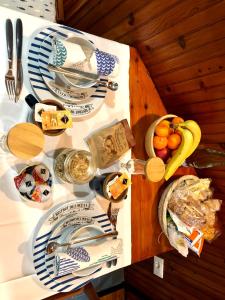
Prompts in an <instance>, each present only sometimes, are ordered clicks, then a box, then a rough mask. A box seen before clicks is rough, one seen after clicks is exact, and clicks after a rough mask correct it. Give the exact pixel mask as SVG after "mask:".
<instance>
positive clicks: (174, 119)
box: [172, 117, 184, 124]
mask: <svg viewBox="0 0 225 300" xmlns="http://www.w3.org/2000/svg"><path fill="white" fill-rule="evenodd" d="M183 122H184V119H182V118H180V117H175V118H173V120H172V123H173V124H179V123H183Z"/></svg>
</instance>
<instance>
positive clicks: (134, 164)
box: [120, 159, 146, 175]
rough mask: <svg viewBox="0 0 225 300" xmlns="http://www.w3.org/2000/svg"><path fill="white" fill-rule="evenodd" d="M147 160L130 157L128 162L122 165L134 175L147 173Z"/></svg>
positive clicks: (121, 165)
mask: <svg viewBox="0 0 225 300" xmlns="http://www.w3.org/2000/svg"><path fill="white" fill-rule="evenodd" d="M145 165H146V161H145V160H142V159H130V160H128V162H127V163H121V164H120V167H121V169H122V170H124V171H126V172H127V173H129V174H132V175H145Z"/></svg>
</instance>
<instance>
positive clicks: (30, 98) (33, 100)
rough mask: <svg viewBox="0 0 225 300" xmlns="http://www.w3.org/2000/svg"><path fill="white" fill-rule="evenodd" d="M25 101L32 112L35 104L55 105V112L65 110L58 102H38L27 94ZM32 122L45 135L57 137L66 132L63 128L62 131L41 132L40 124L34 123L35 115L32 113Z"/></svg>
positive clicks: (48, 100)
mask: <svg viewBox="0 0 225 300" xmlns="http://www.w3.org/2000/svg"><path fill="white" fill-rule="evenodd" d="M25 100H26V102H27V104H28V105H29V106H30V108H32V109H33V110H34V107H35V104H36V103H42V104H47V105H55V106H56V109H57V110H65V107H64V106H63V105H62V104H61V103H60V102H59V101H56V100H53V99H46V100H42V101H40V102H38V101H37V99H36V98H35V97H34V96H33V95H31V94H29V95H27V96H26V98H25ZM32 121H33V123H34V124H35V125H37V126H38V127H39V128H41V130H42V131H43V133H44V134H45V135H49V136H57V135H60V134H62V133H64V131H65V130H66V129H65V128H64V129H54V130H43V129H42V125H41V123H40V122H37V121H35V113H34V112H33V114H32Z"/></svg>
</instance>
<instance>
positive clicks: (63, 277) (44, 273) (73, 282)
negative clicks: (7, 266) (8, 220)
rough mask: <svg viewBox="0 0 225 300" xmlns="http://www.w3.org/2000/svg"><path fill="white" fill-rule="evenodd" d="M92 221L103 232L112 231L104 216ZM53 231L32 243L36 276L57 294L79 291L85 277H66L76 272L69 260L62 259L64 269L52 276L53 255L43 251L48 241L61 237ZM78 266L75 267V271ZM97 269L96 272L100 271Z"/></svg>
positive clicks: (85, 280) (74, 264)
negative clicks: (54, 234) (94, 221)
mask: <svg viewBox="0 0 225 300" xmlns="http://www.w3.org/2000/svg"><path fill="white" fill-rule="evenodd" d="M92 218H93V219H94V220H96V222H97V223H98V224H99V226H100V227H101V228H102V229H103V230H104V232H109V231H112V227H111V224H110V222H109V219H108V217H107V215H106V214H98V215H94V216H92ZM52 233H53V231H49V232H46V233H44V234H43V233H42V234H41V235H40V236H37V237H36V239H35V243H34V250H33V262H34V267H35V271H36V274H37V276H38V278H39V280H40V281H41V282H42V284H43V285H45V286H46V287H47V288H50V289H52V290H55V291H57V292H62V291H63V292H68V291H73V290H76V289H79V288H80V287H81V286H82V285H85V284H86V283H87V279H86V278H85V277H75V276H73V275H72V274H69V275H68V272H69V271H71V272H72V271H75V270H76V268H75V267H76V265H77V264H76V263H72V264H71V260H69V259H62V261H60V263H61V265H64V266H66V267H64V268H62V270H61V271H60V269H59V274H58V275H57V276H55V275H54V264H55V255H54V254H50V255H47V254H46V252H45V250H46V246H47V244H48V243H49V241H53V240H57V239H59V238H60V236H61V235H59V234H57V233H56V236H53V235H52ZM78 268H79V266H77V269H78ZM100 269H101V268H99V269H98V270H97V271H96V272H98V271H100Z"/></svg>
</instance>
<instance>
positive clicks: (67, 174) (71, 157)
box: [54, 149, 96, 184]
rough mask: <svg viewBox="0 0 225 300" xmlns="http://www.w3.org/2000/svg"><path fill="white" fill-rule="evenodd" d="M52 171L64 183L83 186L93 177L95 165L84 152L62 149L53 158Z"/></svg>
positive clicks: (88, 154)
mask: <svg viewBox="0 0 225 300" xmlns="http://www.w3.org/2000/svg"><path fill="white" fill-rule="evenodd" d="M54 171H55V174H56V176H57V177H58V178H60V179H61V180H62V181H64V182H68V183H74V184H84V183H87V182H89V181H90V180H91V179H92V178H93V177H94V176H95V174H96V164H95V161H94V159H93V158H92V155H91V153H90V152H88V151H86V150H76V149H64V150H63V151H61V152H60V153H59V154H58V155H57V157H56V158H55V162H54Z"/></svg>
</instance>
